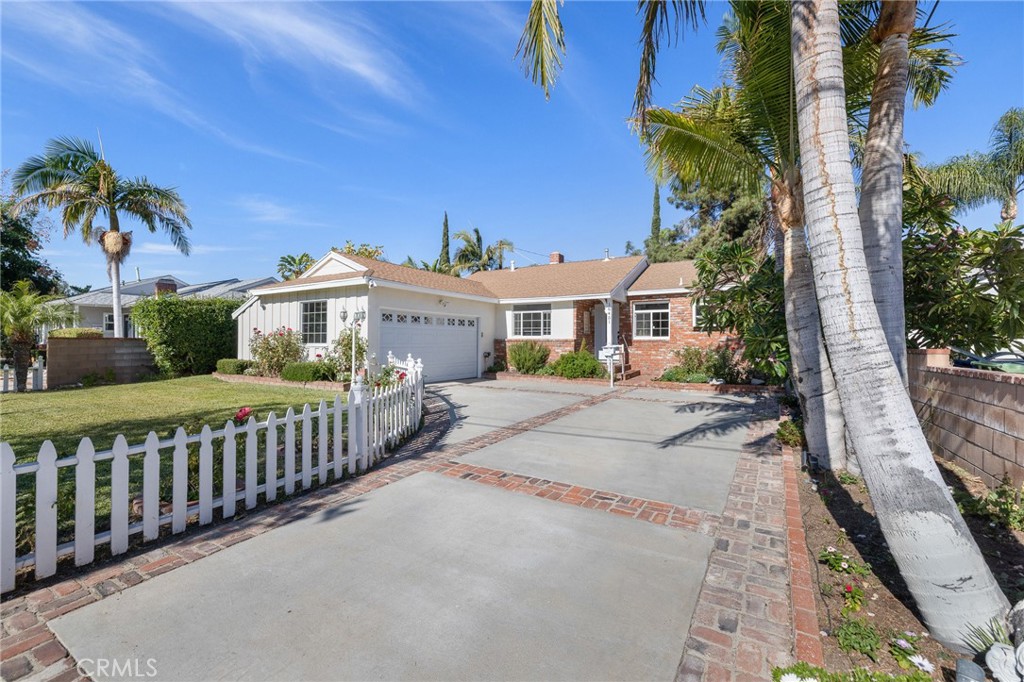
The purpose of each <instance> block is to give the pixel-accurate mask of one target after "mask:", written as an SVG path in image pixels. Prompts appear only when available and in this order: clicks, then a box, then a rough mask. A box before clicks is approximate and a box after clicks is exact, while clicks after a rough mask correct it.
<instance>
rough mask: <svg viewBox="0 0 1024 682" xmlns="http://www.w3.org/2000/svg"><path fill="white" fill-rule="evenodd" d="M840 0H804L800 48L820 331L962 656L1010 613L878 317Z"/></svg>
mask: <svg viewBox="0 0 1024 682" xmlns="http://www.w3.org/2000/svg"><path fill="white" fill-rule="evenodd" d="M839 16H840V10H839V2H838V0H797V1H796V2H794V4H793V10H792V43H791V44H792V50H793V65H794V76H795V80H796V102H797V110H796V114H797V123H798V126H799V141H800V154H801V159H802V163H801V168H802V172H803V182H804V191H803V194H804V200H805V211H806V216H807V232H808V242H809V247H810V252H811V259H812V262H813V263H814V277H815V287H816V292H817V299H818V306H819V309H820V310H821V318H822V328H823V331H824V334H825V341H826V344H827V346H828V350H829V354H830V356H831V358H832V362H833V366H834V367H835V368H836V372H835V378H836V383H837V385H838V388H839V394H840V398H841V400H842V405H843V412H844V414H845V416H846V423H847V428H848V429H849V433H850V436H851V438H852V440H853V443H854V446H855V447H856V449H857V452H858V453H862V455H864V456H861V457H860V465H861V470H862V472H863V475H864V480H865V482H866V483H867V486H868V490H869V491H870V492H871V499H872V502H873V504H874V505H875V511H876V516H877V518H878V521H879V524H880V525H881V528H882V531H883V533H884V534H885V538H886V541H887V542H888V544H889V549H890V551H891V552H892V555H893V557H894V558H895V559H896V562H897V564H898V565H899V568H900V573H901V574H902V575H903V578H904V579H905V580H906V582H907V586H908V587H909V588H910V591H911V593H912V594H913V596H914V600H915V602H916V603H917V606H918V608H919V609H920V610H921V613H922V615H923V616H924V620H925V623H926V625H927V626H928V630H929V631H930V632H931V633H932V634H933V635H934V636H935V637H936V639H938V640H939V641H940V642H942V643H943V644H945V645H946V646H949V647H951V648H954V649H958V650H964V643H963V640H962V637H963V635H964V634H965V632H966V630H967V628H968V627H970V626H978V627H984V626H986V625H987V624H988V623H989V622H990V621H991V620H992V619H993V618H1002V617H1003V616H1004V615H1005V614H1006V611H1007V609H1008V608H1009V604H1008V602H1007V601H1006V597H1005V596H1004V595H1003V593H1002V592H1001V591H1000V589H999V585H998V584H997V583H996V581H995V578H994V577H993V576H992V573H991V571H989V568H988V566H987V564H986V563H985V560H984V557H983V556H982V554H981V552H980V551H979V549H978V546H977V544H976V543H975V541H974V538H973V537H972V536H971V533H970V531H969V529H968V528H967V525H966V524H965V523H964V520H963V518H962V517H961V516H960V514H959V512H958V511H957V508H956V504H955V502H954V501H953V498H952V496H951V495H950V493H949V490H948V488H947V487H946V485H945V483H944V482H943V480H942V477H941V475H940V474H939V471H938V468H937V466H936V464H935V460H934V459H933V458H932V454H931V450H930V449H929V447H928V443H927V442H926V441H925V438H924V434H923V433H922V431H921V428H920V426H919V424H918V421H917V415H916V414H915V412H914V408H913V405H912V404H911V402H910V397H909V395H908V394H907V391H906V390H905V389H904V387H903V382H902V379H901V377H900V373H899V371H898V369H897V367H896V363H895V362H894V360H893V356H892V353H891V352H890V350H889V346H888V344H887V342H886V338H885V334H884V331H883V329H882V326H881V322H880V320H879V316H878V311H877V309H876V308H875V304H874V299H873V295H872V290H871V281H870V278H869V275H868V266H867V261H866V258H865V253H864V245H863V240H862V237H861V233H860V229H861V225H860V220H859V218H858V213H857V206H856V193H855V185H854V180H853V166H852V163H851V161H850V138H849V132H848V127H847V115H846V102H845V101H844V98H843V93H844V87H845V84H844V79H843V53H842V45H841V43H840V21H839Z"/></svg>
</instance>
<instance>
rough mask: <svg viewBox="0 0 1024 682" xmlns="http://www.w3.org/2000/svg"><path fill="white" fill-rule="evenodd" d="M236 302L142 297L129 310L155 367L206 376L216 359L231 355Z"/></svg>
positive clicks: (173, 373)
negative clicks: (233, 314)
mask: <svg viewBox="0 0 1024 682" xmlns="http://www.w3.org/2000/svg"><path fill="white" fill-rule="evenodd" d="M237 307H238V301H234V300H231V299H226V298H179V297H178V296H174V295H164V296H155V297H152V298H144V299H142V300H141V301H139V302H138V303H136V304H135V306H134V307H133V308H132V322H133V323H134V324H135V328H136V329H139V330H141V333H142V335H143V336H144V337H145V339H146V345H147V346H148V347H149V351H150V352H151V353H152V354H153V358H154V360H156V366H157V367H158V368H159V369H160V371H161V372H162V373H164V374H166V375H170V376H179V375H182V374H209V373H210V372H212V371H213V369H214V367H216V365H217V360H219V359H221V358H224V357H226V356H228V355H234V353H235V351H236V348H235V335H236V334H237V325H236V324H235V321H234V320H233V319H231V313H233V312H234V311H235V309H236V308H237Z"/></svg>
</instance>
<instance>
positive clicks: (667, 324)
mask: <svg viewBox="0 0 1024 682" xmlns="http://www.w3.org/2000/svg"><path fill="white" fill-rule="evenodd" d="M641 306H664V308H663V309H662V308H660V307H659V308H654V307H648V308H646V309H640V310H638V308H640V307H641ZM656 313H657V314H659V316H660V314H662V313H664V316H665V319H664V323H663V324H662V323H659V324H658V325H657V326H656V325H655V322H654V316H655V314H656ZM641 315H643V316H649V317H650V322H649V323H648V324H647V325H646V326H647V327H648V328H649V330H650V332H649V333H647V334H641V333H640V331H639V329H640V324H639V323H638V319H639V316H641ZM661 331H664V333H663V334H662V333H657V334H656V333H655V332H661ZM671 335H672V306H671V305H670V304H669V301H668V300H667V299H666V300H662V301H638V302H635V303H633V338H634V339H643V340H650V341H665V340H667V339H669V338H671Z"/></svg>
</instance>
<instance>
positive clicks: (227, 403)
mask: <svg viewBox="0 0 1024 682" xmlns="http://www.w3.org/2000/svg"><path fill="white" fill-rule="evenodd" d="M334 395H335V394H334V393H332V392H330V391H317V390H312V389H305V388H301V387H296V388H291V387H283V386H264V385H259V384H229V383H227V382H223V381H220V380H218V379H214V378H213V377H210V376H197V377H186V378H183V379H168V380H164V381H149V382H144V383H140V384H126V385H121V386H96V387H93V388H79V389H69V390H61V391H42V392H39V393H31V392H29V393H17V394H16V393H5V394H3V395H2V396H0V440H4V441H7V442H9V443H10V444H11V447H13V448H14V453H15V455H16V456H17V458H18V461H26V460H33V459H35V457H36V455H37V454H38V452H39V446H40V445H41V444H42V442H43V441H44V440H51V441H53V444H54V445H55V446H56V448H57V453H58V456H61V457H64V456H67V455H73V454H74V453H75V450H76V449H77V448H78V442H79V441H80V440H81V439H82V438H83V437H85V436H89V437H90V438H92V441H93V445H94V446H95V447H96V449H97V450H107V449H109V448H110V447H111V446H112V445H113V443H114V438H115V436H117V434H119V433H123V434H124V435H125V436H126V437H127V438H128V442H129V443H130V444H134V443H141V442H142V441H144V440H145V439H146V435H147V434H148V433H149V432H150V431H156V433H157V435H159V436H160V437H161V438H165V437H168V436H169V435H170V434H171V432H172V431H173V430H174V429H175V428H177V427H178V426H182V425H185V426H186V429H187V430H188V431H189V433H194V432H195V431H196V430H197V429H196V427H197V426H199V425H201V424H204V423H206V424H210V426H211V427H212V428H214V429H216V428H220V427H223V425H224V422H225V421H226V420H227V419H230V418H231V417H232V416H233V415H234V414H235V412H237V411H238V409H239V408H242V407H251V408H253V409H254V410H255V411H256V418H257V419H265V418H266V416H267V414H268V413H269V412H270V411H271V410H273V411H275V412H277V414H278V416H279V417H280V416H283V415H284V413H285V411H286V410H287V409H288V408H289V407H294V408H296V411H298V410H299V409H301V408H302V406H303V405H304V404H305V403H307V402H308V403H310V404H311V405H313V407H316V405H318V404H319V402H320V400H327V401H328V403H331V402H332V401H333V400H334Z"/></svg>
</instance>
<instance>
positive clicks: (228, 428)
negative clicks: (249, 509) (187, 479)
mask: <svg viewBox="0 0 1024 682" xmlns="http://www.w3.org/2000/svg"><path fill="white" fill-rule="evenodd" d="M222 463H223V466H222V467H221V493H220V500H221V507H220V513H221V518H225V519H226V518H229V517H231V516H234V515H235V488H236V487H237V485H238V483H237V480H238V453H237V452H236V451H235V422H233V421H228V422H225V424H224V458H223V460H222Z"/></svg>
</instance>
